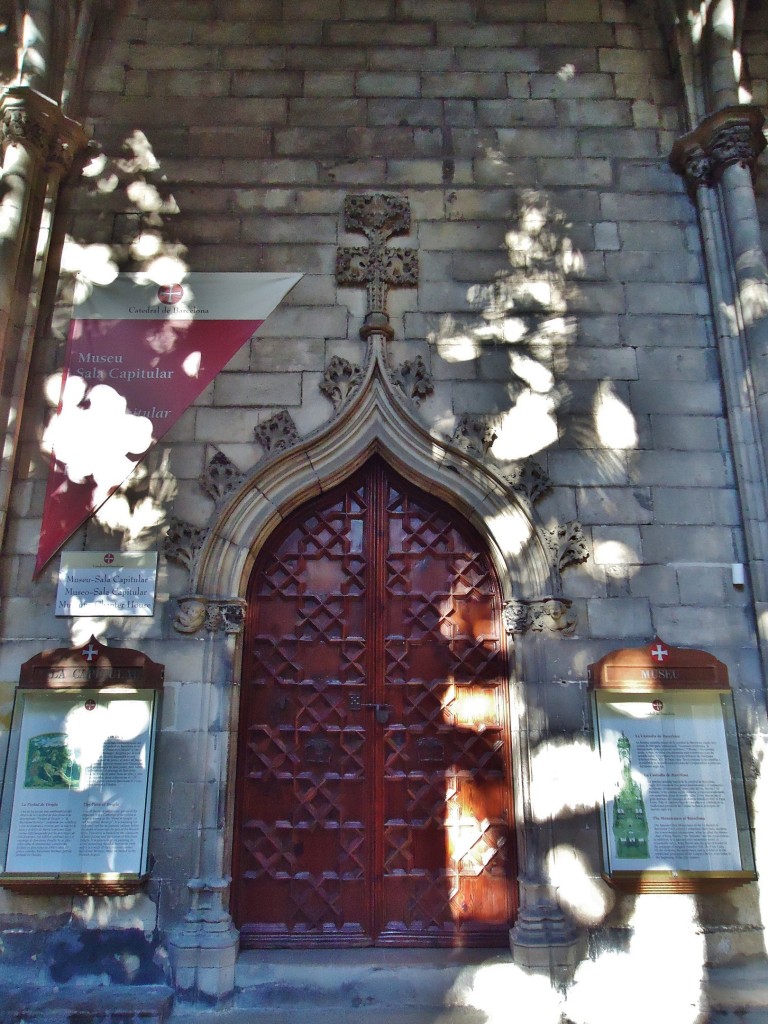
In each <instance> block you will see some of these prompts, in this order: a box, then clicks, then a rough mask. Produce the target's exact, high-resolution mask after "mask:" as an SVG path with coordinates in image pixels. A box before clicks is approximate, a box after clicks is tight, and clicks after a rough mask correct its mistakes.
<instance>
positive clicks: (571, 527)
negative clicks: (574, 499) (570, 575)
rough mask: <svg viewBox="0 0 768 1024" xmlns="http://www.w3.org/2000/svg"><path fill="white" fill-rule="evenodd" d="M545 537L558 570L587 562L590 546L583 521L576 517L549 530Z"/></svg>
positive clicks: (553, 562)
mask: <svg viewBox="0 0 768 1024" xmlns="http://www.w3.org/2000/svg"><path fill="white" fill-rule="evenodd" d="M545 537H546V540H547V543H548V544H549V548H550V551H551V552H552V564H553V565H554V567H555V568H556V569H557V570H558V572H561V571H562V570H563V569H565V568H566V567H567V566H569V565H576V564H578V563H580V562H586V560H587V559H588V558H589V546H588V544H587V540H586V537H585V536H584V531H583V530H582V528H581V523H579V522H578V521H577V520H575V519H574V520H572V521H571V522H568V523H565V524H564V525H563V526H558V527H556V528H555V529H553V530H547V531H546V532H545Z"/></svg>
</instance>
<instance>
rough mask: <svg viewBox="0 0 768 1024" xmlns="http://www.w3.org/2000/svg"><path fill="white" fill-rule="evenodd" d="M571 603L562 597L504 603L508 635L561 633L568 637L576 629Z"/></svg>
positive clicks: (519, 599) (505, 625)
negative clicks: (545, 632) (530, 632)
mask: <svg viewBox="0 0 768 1024" xmlns="http://www.w3.org/2000/svg"><path fill="white" fill-rule="evenodd" d="M571 604H572V602H571V601H568V600H567V599H566V598H563V597H541V598H535V599H533V600H524V599H522V598H518V599H517V600H512V601H506V602H505V604H504V608H503V609H502V611H503V615H504V627H505V629H506V631H507V634H508V635H512V634H515V633H527V632H528V631H529V630H531V631H532V632H534V633H543V632H544V630H548V631H550V632H553V633H563V634H564V635H565V636H569V635H570V634H572V633H573V631H574V630H575V628H576V617H575V615H573V614H572V613H571V611H570V608H571Z"/></svg>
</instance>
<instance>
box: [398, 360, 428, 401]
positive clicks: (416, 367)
mask: <svg viewBox="0 0 768 1024" xmlns="http://www.w3.org/2000/svg"><path fill="white" fill-rule="evenodd" d="M390 379H391V381H392V383H393V384H394V385H395V386H396V387H399V388H400V390H401V391H402V392H403V394H404V395H405V396H406V398H411V399H413V401H414V402H415V403H416V404H417V405H419V404H420V403H421V402H422V401H423V400H424V399H425V398H428V397H429V396H430V395H431V394H432V392H433V391H434V390H435V386H434V384H433V383H432V374H431V373H430V372H429V370H428V368H427V364H426V363H425V362H424V360H423V359H422V358H421V356H417V357H416V358H415V359H407V360H406V361H405V362H404V363H400V365H399V366H398V367H396V368H395V369H394V370H390Z"/></svg>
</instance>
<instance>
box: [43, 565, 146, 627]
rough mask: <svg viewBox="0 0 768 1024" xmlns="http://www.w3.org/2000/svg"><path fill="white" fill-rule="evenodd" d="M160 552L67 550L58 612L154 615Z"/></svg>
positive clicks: (59, 587)
mask: <svg viewBox="0 0 768 1024" xmlns="http://www.w3.org/2000/svg"><path fill="white" fill-rule="evenodd" d="M156 583H157V552H156V551H64V552H63V553H62V556H61V567H60V568H59V586H58V589H57V591H56V614H57V615H121V616H128V615H152V614H154V609H155V585H156Z"/></svg>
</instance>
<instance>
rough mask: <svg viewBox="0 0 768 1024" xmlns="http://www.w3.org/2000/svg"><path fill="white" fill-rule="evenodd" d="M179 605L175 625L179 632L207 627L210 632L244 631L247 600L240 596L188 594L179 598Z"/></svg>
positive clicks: (195, 631)
mask: <svg viewBox="0 0 768 1024" xmlns="http://www.w3.org/2000/svg"><path fill="white" fill-rule="evenodd" d="M177 604H178V607H179V610H178V612H177V613H176V617H175V618H174V620H173V627H174V629H175V630H177V632H179V633H188V634H191V633H197V632H199V631H200V630H201V629H203V628H205V629H206V630H207V631H208V632H209V633H226V634H227V635H235V634H237V633H242V631H243V625H244V623H245V609H246V607H247V605H246V602H245V601H244V600H243V599H242V598H239V597H229V598H225V597H206V596H205V595H203V594H187V595H186V596H184V597H179V598H177Z"/></svg>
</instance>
